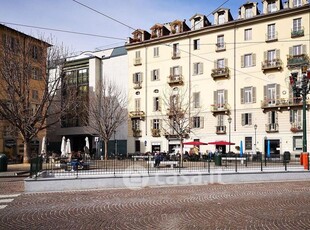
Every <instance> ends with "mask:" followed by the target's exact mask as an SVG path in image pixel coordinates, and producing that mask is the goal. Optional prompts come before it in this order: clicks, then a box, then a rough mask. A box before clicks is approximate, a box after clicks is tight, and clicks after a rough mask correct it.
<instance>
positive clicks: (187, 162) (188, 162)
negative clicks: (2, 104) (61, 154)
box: [30, 152, 309, 178]
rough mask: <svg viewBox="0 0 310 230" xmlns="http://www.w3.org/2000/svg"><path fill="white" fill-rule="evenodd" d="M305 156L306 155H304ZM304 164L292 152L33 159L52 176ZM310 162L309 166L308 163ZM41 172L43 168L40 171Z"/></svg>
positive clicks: (275, 168) (293, 167)
mask: <svg viewBox="0 0 310 230" xmlns="http://www.w3.org/2000/svg"><path fill="white" fill-rule="evenodd" d="M304 159H305V157H304ZM306 161H307V162H303V165H301V163H300V162H301V161H300V158H299V155H297V156H294V157H293V156H291V154H289V153H287V152H286V153H285V154H281V155H279V154H277V155H272V154H271V155H266V154H261V153H257V154H248V153H245V154H242V155H240V154H234V153H230V154H221V155H212V154H209V155H195V154H194V155H188V154H184V155H183V156H182V158H181V157H180V155H173V154H166V155H163V156H162V157H161V160H160V164H159V166H156V165H155V157H154V156H151V155H150V156H148V155H133V156H130V157H126V156H122V157H120V156H119V155H117V156H112V157H110V158H109V159H108V160H93V159H87V160H84V161H83V162H82V163H81V164H76V162H75V161H68V160H55V159H52V160H50V161H49V162H48V163H42V159H41V158H34V159H33V161H32V163H31V170H30V172H31V175H32V176H34V175H35V176H36V177H37V176H38V175H42V176H44V175H48V176H49V177H51V176H52V177H73V178H77V177H80V176H85V175H96V176H100V175H106V174H110V175H120V174H137V173H139V174H146V175H150V174H158V173H191V172H200V173H225V172H232V173H234V172H251V173H253V172H254V173H255V172H263V171H277V172H278V171H279V172H281V171H283V172H285V171H298V170H299V171H303V170H309V169H308V168H309V157H308V158H307V160H306ZM305 164H306V165H307V167H306V166H305ZM39 172H41V173H40V174H39Z"/></svg>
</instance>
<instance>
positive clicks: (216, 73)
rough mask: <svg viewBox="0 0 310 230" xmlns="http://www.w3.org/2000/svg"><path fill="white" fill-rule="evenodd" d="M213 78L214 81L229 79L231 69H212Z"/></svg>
mask: <svg viewBox="0 0 310 230" xmlns="http://www.w3.org/2000/svg"><path fill="white" fill-rule="evenodd" d="M211 76H212V77H213V79H216V78H228V77H229V68H228V67H224V68H217V69H212V73H211Z"/></svg>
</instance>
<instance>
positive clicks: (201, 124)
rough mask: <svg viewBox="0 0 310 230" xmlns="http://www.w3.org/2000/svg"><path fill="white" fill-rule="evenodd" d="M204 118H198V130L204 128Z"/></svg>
mask: <svg viewBox="0 0 310 230" xmlns="http://www.w3.org/2000/svg"><path fill="white" fill-rule="evenodd" d="M203 118H204V117H200V118H199V120H200V128H201V129H203V128H204V119H203Z"/></svg>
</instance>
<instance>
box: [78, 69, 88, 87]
mask: <svg viewBox="0 0 310 230" xmlns="http://www.w3.org/2000/svg"><path fill="white" fill-rule="evenodd" d="M78 83H79V84H82V83H88V69H80V70H78Z"/></svg>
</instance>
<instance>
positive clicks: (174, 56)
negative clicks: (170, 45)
mask: <svg viewBox="0 0 310 230" xmlns="http://www.w3.org/2000/svg"><path fill="white" fill-rule="evenodd" d="M171 58H172V59H180V58H181V53H180V51H173V52H172V55H171Z"/></svg>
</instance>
